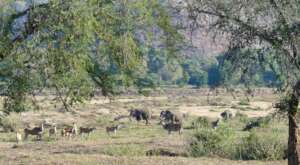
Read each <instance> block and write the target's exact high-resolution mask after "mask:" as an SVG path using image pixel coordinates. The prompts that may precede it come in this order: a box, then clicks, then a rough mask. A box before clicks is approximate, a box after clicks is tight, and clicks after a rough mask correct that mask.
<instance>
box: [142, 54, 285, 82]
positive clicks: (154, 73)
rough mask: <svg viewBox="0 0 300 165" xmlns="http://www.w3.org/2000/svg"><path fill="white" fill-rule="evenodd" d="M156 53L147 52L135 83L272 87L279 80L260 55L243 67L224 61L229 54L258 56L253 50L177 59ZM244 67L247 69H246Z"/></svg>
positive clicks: (278, 75)
mask: <svg viewBox="0 0 300 165" xmlns="http://www.w3.org/2000/svg"><path fill="white" fill-rule="evenodd" d="M160 53H161V52H156V51H155V50H150V51H149V56H148V61H147V66H148V67H147V72H146V74H145V75H144V76H143V78H140V79H139V80H138V85H140V86H159V85H173V84H176V85H179V86H184V85H187V84H188V85H193V86H196V87H213V86H218V85H240V84H246V85H249V86H253V87H276V86H278V85H280V83H281V81H280V79H281V77H280V74H277V73H276V72H275V71H274V67H273V65H272V64H269V63H268V62H267V61H266V60H265V59H263V58H262V59H261V60H260V62H258V63H251V64H250V65H249V66H247V67H244V66H243V67H240V69H239V68H238V69H236V67H239V66H238V65H233V64H232V63H231V62H229V60H226V59H227V58H228V57H230V55H231V54H232V53H239V54H240V55H241V56H245V55H253V57H255V58H261V57H259V53H258V52H256V50H237V51H231V52H226V53H224V54H221V55H219V56H217V57H206V56H203V55H193V56H190V57H184V58H182V59H181V60H180V61H178V60H172V59H167V58H166V57H165V56H161V55H160ZM260 53H261V52H260ZM257 55H258V56H257ZM234 67H235V68H234ZM245 68H247V69H248V71H247V72H246V70H245ZM249 70H250V72H249Z"/></svg>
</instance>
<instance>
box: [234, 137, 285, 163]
mask: <svg viewBox="0 0 300 165" xmlns="http://www.w3.org/2000/svg"><path fill="white" fill-rule="evenodd" d="M286 149H287V144H286V142H283V141H282V139H281V138H280V137H279V136H278V135H277V134H276V133H275V132H274V133H273V134H272V136H263V137H262V136H259V135H258V134H257V133H255V132H251V133H250V135H249V136H248V137H245V138H244V139H243V140H242V143H241V144H240V145H239V146H238V147H237V153H238V155H236V156H238V157H237V159H243V160H280V159H283V158H284V157H285V156H286V153H285V151H286Z"/></svg>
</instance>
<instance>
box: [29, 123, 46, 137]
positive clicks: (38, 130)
mask: <svg viewBox="0 0 300 165" xmlns="http://www.w3.org/2000/svg"><path fill="white" fill-rule="evenodd" d="M43 131H44V124H43V123H42V125H41V127H34V128H32V129H29V128H25V129H24V134H25V138H24V139H27V138H28V135H36V136H37V138H38V139H39V140H41V139H42V134H43Z"/></svg>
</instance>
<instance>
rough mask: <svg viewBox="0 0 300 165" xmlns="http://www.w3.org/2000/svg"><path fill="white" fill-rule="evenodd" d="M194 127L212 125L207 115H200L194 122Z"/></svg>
mask: <svg viewBox="0 0 300 165" xmlns="http://www.w3.org/2000/svg"><path fill="white" fill-rule="evenodd" d="M192 127H193V128H196V129H198V128H208V127H210V122H209V121H208V119H207V118H206V117H198V118H197V119H195V120H194V121H193V122H192Z"/></svg>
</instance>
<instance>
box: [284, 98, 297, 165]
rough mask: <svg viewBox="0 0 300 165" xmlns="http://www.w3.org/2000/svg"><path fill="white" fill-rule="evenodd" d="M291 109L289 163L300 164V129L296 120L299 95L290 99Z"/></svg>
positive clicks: (289, 112)
mask: <svg viewBox="0 0 300 165" xmlns="http://www.w3.org/2000/svg"><path fill="white" fill-rule="evenodd" d="M288 104H289V111H288V119H289V141H288V153H287V156H288V164H289V165H300V159H299V158H300V131H299V128H298V123H297V120H296V116H297V109H298V105H299V101H298V97H297V96H296V95H292V97H291V99H290V100H289V101H288Z"/></svg>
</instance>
